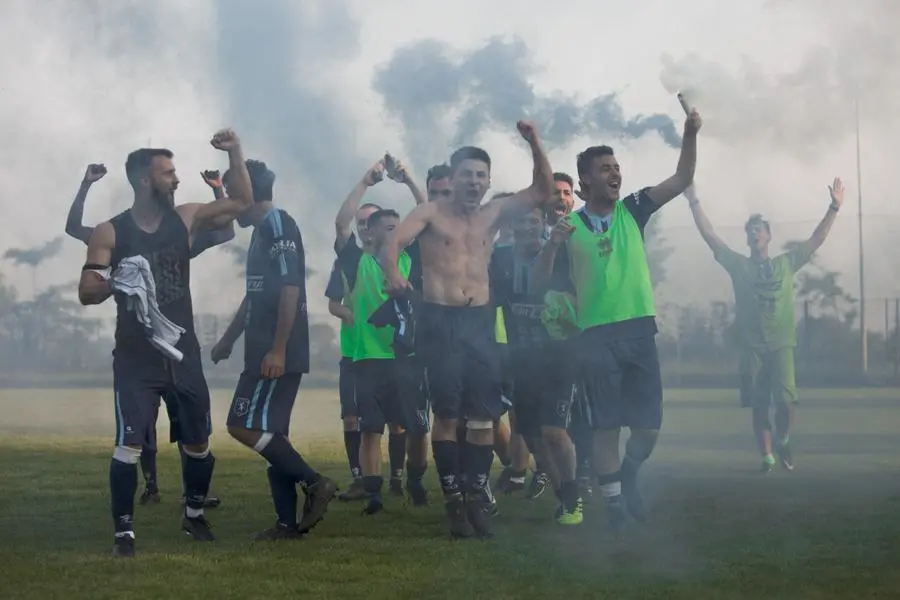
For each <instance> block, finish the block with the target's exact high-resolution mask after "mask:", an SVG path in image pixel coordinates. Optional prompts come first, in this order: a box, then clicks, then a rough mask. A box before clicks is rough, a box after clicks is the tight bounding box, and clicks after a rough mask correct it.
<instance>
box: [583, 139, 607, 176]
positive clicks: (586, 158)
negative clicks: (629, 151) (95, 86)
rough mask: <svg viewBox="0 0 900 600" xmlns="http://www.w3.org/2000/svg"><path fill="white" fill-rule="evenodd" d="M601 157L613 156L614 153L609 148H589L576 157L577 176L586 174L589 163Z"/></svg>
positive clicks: (589, 166)
mask: <svg viewBox="0 0 900 600" xmlns="http://www.w3.org/2000/svg"><path fill="white" fill-rule="evenodd" d="M601 156H615V152H613V149H612V148H610V147H609V146H591V147H590V148H588V149H586V150H585V151H584V152H582V153H581V154H579V155H578V161H577V163H576V164H577V165H578V176H579V177H581V176H582V175H584V174H586V173H587V172H588V170H590V168H591V163H592V162H593V161H594V159H595V158H600V157H601Z"/></svg>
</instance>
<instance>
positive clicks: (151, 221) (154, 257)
mask: <svg viewBox="0 0 900 600" xmlns="http://www.w3.org/2000/svg"><path fill="white" fill-rule="evenodd" d="M211 144H212V145H213V147H215V148H217V149H219V150H223V151H226V152H228V158H229V162H230V165H231V169H232V170H233V171H234V173H235V175H234V182H233V186H232V187H233V191H234V195H233V197H228V198H220V199H218V200H215V201H213V202H210V203H208V204H199V203H191V204H182V205H179V206H175V190H176V189H177V188H178V176H177V175H176V174H175V166H174V164H173V162H172V152H171V151H170V150H166V149H153V148H142V149H140V150H135V151H134V152H132V153H131V154H129V155H128V160H127V161H126V163H125V173H126V175H127V176H128V181H129V182H130V183H131V186H132V188H133V189H134V203H133V204H132V207H131V208H130V209H128V210H126V211H125V212H123V213H121V214H119V215H117V216H115V217H113V218H112V219H110V220H109V221H106V222H104V223H101V224H100V225H98V226H97V228H96V229H95V230H94V232H93V234H92V235H91V238H90V241H89V242H88V249H87V261H86V264H85V266H84V267H83V268H82V271H81V281H80V282H79V285H78V298H79V300H80V301H81V303H82V304H85V305H89V304H100V303H102V302H104V301H106V300H107V299H108V298H109V297H110V296H112V295H113V290H114V286H116V285H120V284H119V283H117V281H118V280H117V277H119V276H120V275H121V274H120V273H118V270H119V266H120V263H122V262H123V261H125V259H128V258H131V257H135V256H141V257H143V259H144V260H145V261H146V263H149V266H150V272H151V274H152V277H153V280H154V282H155V288H156V298H155V300H156V303H157V304H158V308H159V310H160V311H161V313H162V316H164V317H165V318H166V319H167V320H168V321H170V322H171V323H173V324H174V325H175V326H178V327H180V328H181V329H183V330H184V331H183V333H182V334H181V336H180V338H179V339H178V342H177V344H176V346H175V349H176V350H178V351H179V352H180V353H181V354H182V356H183V358H182V360H181V361H175V360H173V359H170V358H169V357H168V356H167V355H164V354H163V353H162V352H161V351H160V350H158V349H157V346H156V345H154V343H153V340H152V338H150V337H148V335H147V330H146V327H145V325H144V324H143V323H142V322H141V321H140V320H139V319H138V316H137V314H136V312H135V311H134V310H130V308H129V307H130V300H129V298H127V297H125V294H124V293H116V294H115V301H116V335H115V338H116V345H115V351H114V354H113V385H114V387H115V410H116V439H115V450H114V451H113V457H112V461H111V462H110V470H109V471H110V472H109V483H110V492H111V495H112V517H113V522H114V523H115V544H114V546H113V554H114V555H115V556H134V524H133V521H134V518H133V515H134V496H135V492H136V491H137V483H138V481H137V463H138V460H139V459H140V455H141V447H142V445H143V444H144V443H146V441H147V439H148V435H149V430H150V428H151V427H152V426H153V422H152V420H151V419H152V406H153V402H154V400H155V399H156V398H158V397H160V396H161V395H163V394H170V395H172V396H174V397H175V399H176V402H175V404H176V405H177V412H178V429H179V435H180V438H181V442H182V444H183V446H184V453H185V454H186V455H187V456H186V458H185V461H184V480H185V508H184V515H183V518H182V528H183V529H184V531H186V532H187V533H188V534H189V535H191V536H193V538H194V539H195V540H198V541H212V540H213V539H215V538H214V536H213V534H212V530H211V528H210V525H209V523H208V522H207V520H206V518H205V517H204V515H203V504H204V501H205V500H206V495H207V493H208V491H209V482H210V480H211V479H212V473H213V467H214V465H215V458H214V457H213V455H212V453H211V452H210V450H209V435H210V429H211V428H210V416H209V405H210V403H209V389H208V387H207V385H206V379H205V378H204V376H203V367H202V363H201V359H200V344H199V342H198V341H197V336H196V334H195V332H194V315H193V309H192V306H191V291H190V258H191V248H192V246H193V243H194V241H195V238H196V234H197V232H198V231H201V230H203V229H210V228H216V227H221V226H224V225H227V224H228V222H230V221H231V220H233V219H234V218H235V217H237V215H239V214H240V213H241V212H243V211H244V210H245V209H246V208H247V207H249V206H250V205H251V204H252V203H253V192H252V190H251V186H250V177H249V175H248V174H247V169H246V167H245V166H244V156H243V151H242V150H241V145H240V142H239V140H238V138H237V136H236V135H235V134H234V132H232V131H231V130H223V131H220V132H218V133H216V134H215V135H214V136H213V138H212V140H211ZM127 264H134V262H133V261H130V262H128V263H127ZM148 301H149V299H148Z"/></svg>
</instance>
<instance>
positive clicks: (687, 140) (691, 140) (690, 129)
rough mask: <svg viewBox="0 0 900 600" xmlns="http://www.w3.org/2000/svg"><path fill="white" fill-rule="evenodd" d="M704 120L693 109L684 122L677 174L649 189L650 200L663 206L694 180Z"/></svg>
mask: <svg viewBox="0 0 900 600" xmlns="http://www.w3.org/2000/svg"><path fill="white" fill-rule="evenodd" d="M702 125H703V120H702V119H701V118H700V115H699V114H698V113H697V111H696V110H692V111H691V113H690V114H689V115H688V116H687V119H686V120H685V122H684V136H683V137H682V138H681V156H679V157H678V166H677V167H676V168H675V174H674V175H672V176H671V177H669V178H668V179H666V180H665V181H663V182H662V183H660V184H659V185H656V186H654V187H652V188H650V189H649V190H647V195H648V196H649V197H650V200H651V201H652V202H653V203H654V204H655V205H657V206H662V205H663V204H666V203H667V202H669V201H670V200H673V199H675V198H677V197H678V196H680V195H681V194H683V193H684V191H685V190H686V189H688V187H689V186H690V185H691V183H693V182H694V169H695V168H696V166H697V133H698V132H699V131H700V127H701V126H702Z"/></svg>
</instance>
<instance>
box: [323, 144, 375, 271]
mask: <svg viewBox="0 0 900 600" xmlns="http://www.w3.org/2000/svg"><path fill="white" fill-rule="evenodd" d="M383 178H384V163H383V162H382V161H380V160H379V161H378V162H377V163H375V164H374V165H372V168H370V169H369V170H368V171H366V172H365V174H364V175H363V177H362V179H360V180H359V183H357V184H356V185H355V186H353V189H352V190H350V193H349V194H347V198H345V199H344V203H343V204H341V208H340V209H339V210H338V213H337V216H336V217H335V218H334V234H335V235H334V249H335V251H336V252H338V253H340V251H341V249H342V248H343V247H344V246H345V245H347V241H348V240H349V239H350V230H351V226H352V225H353V219H354V218H355V217H356V211H357V210H359V203H360V201H361V200H362V199H363V196H365V195H366V191H367V190H368V189H369V188H370V187H372V186H373V185H375V184H376V183H378V182H379V181H381V180H382V179H383Z"/></svg>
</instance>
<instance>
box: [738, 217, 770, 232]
mask: <svg viewBox="0 0 900 600" xmlns="http://www.w3.org/2000/svg"><path fill="white" fill-rule="evenodd" d="M754 225H762V226H763V227H765V228H766V232H767V233H772V229H771V228H770V227H769V222H768V221H766V220H765V219H763V216H762V215H761V214H759V213H755V214H752V215H750V218H749V219H747V222H746V223H745V224H744V232H745V233H749V232H750V228H751V227H753V226H754Z"/></svg>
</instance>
